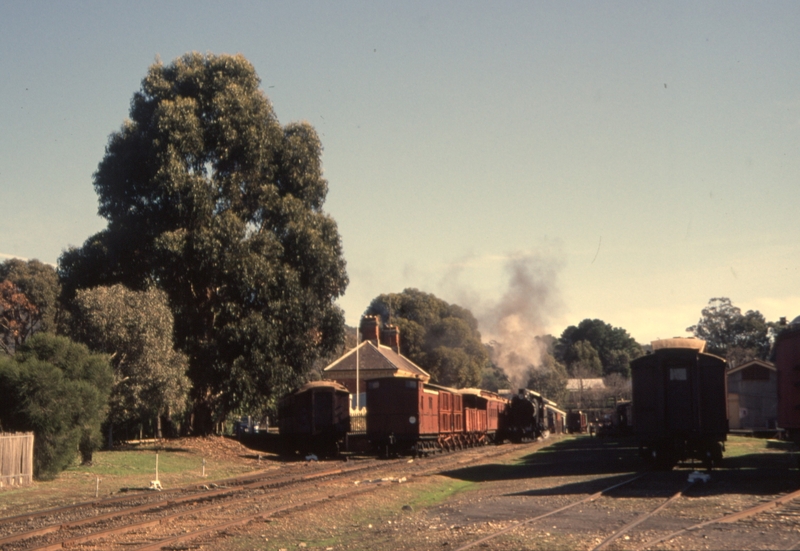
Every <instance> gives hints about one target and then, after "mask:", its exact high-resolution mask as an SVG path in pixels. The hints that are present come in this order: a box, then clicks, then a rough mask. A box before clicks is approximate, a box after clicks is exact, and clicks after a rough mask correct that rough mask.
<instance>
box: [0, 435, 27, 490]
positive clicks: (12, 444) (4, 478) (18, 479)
mask: <svg viewBox="0 0 800 551" xmlns="http://www.w3.org/2000/svg"><path fill="white" fill-rule="evenodd" d="M31 482H33V433H32V432H22V433H15V434H6V433H0V488H5V487H8V486H23V485H25V484H30V483H31Z"/></svg>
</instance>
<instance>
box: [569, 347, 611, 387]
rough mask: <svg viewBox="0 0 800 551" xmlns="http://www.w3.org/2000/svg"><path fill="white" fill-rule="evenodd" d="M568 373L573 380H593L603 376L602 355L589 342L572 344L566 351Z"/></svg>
mask: <svg viewBox="0 0 800 551" xmlns="http://www.w3.org/2000/svg"><path fill="white" fill-rule="evenodd" d="M564 362H565V363H566V364H567V371H568V372H569V374H570V375H571V376H572V377H573V378H580V379H586V378H593V377H602V376H603V363H602V362H601V361H600V355H599V354H598V353H597V350H595V349H594V347H593V346H592V345H591V343H590V342H589V341H577V342H574V343H571V344H570V345H569V347H567V349H566V350H565V351H564Z"/></svg>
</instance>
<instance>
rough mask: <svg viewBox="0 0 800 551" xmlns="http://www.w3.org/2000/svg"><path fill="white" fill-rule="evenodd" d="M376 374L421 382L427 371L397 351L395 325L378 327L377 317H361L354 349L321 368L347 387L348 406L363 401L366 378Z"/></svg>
mask: <svg viewBox="0 0 800 551" xmlns="http://www.w3.org/2000/svg"><path fill="white" fill-rule="evenodd" d="M379 377H413V378H416V379H419V380H421V381H422V382H424V383H427V382H428V381H430V378H431V376H430V374H429V373H428V372H427V371H425V370H424V369H422V368H421V367H419V366H418V365H417V364H415V363H414V362H412V361H411V360H409V359H408V358H406V357H405V356H403V355H402V354H400V330H399V329H398V328H397V327H395V326H394V325H388V326H385V327H381V325H380V319H379V318H378V317H377V316H364V317H363V318H362V319H361V324H360V327H359V342H358V344H357V346H356V347H355V348H353V349H352V350H349V351H348V352H346V353H345V354H344V355H343V356H341V357H340V358H339V359H337V360H335V361H334V362H332V363H330V364H329V365H328V366H327V367H325V369H323V370H322V378H323V379H325V380H328V381H336V382H337V383H340V384H342V385H344V386H345V387H347V390H348V391H349V392H350V394H351V396H352V397H353V399H352V401H353V403H352V404H351V407H353V408H354V409H355V408H356V405H357V406H358V409H361V408H363V407H364V405H365V403H366V389H367V385H366V381H368V380H370V379H377V378H379Z"/></svg>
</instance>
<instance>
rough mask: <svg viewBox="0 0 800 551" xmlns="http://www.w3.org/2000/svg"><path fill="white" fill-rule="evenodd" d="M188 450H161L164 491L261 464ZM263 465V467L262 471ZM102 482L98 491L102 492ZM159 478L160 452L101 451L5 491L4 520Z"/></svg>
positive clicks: (0, 505) (0, 502) (0, 513)
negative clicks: (48, 476)
mask: <svg viewBox="0 0 800 551" xmlns="http://www.w3.org/2000/svg"><path fill="white" fill-rule="evenodd" d="M203 459H204V458H203V457H202V456H201V455H200V454H198V453H195V452H193V451H189V450H182V449H167V450H159V451H158V479H159V480H160V481H161V485H162V487H163V488H164V489H171V488H178V487H181V486H186V485H189V484H195V483H199V482H208V481H213V480H220V479H223V478H229V477H233V476H237V475H241V474H245V473H247V472H251V471H254V470H257V469H258V468H259V465H258V464H257V463H256V462H253V463H252V464H248V463H246V462H242V461H237V462H228V461H224V460H215V459H213V458H209V459H206V464H205V475H206V476H205V478H204V477H203ZM263 467H264V465H263V464H262V465H261V466H260V468H263ZM98 478H99V479H100V482H99V491H98V481H97V480H98ZM155 478H156V450H155V449H153V448H151V449H148V448H143V449H130V450H122V451H98V452H95V453H94V456H93V463H92V465H90V466H84V465H78V464H77V461H76V463H75V464H74V465H73V466H72V467H70V468H68V469H67V470H65V471H64V472H62V473H61V474H59V475H58V476H57V477H56V478H55V479H53V480H48V481H35V482H34V483H33V484H32V485H30V486H26V487H22V488H6V489H2V490H0V517H8V516H13V515H17V514H22V513H26V512H31V511H37V510H42V509H49V508H52V507H58V506H62V505H68V504H73V503H82V502H86V501H92V500H94V499H95V492H97V495H98V496H99V497H100V498H103V497H108V496H109V495H112V494H117V493H119V492H120V491H122V490H136V489H145V488H148V487H149V486H150V481H151V480H155Z"/></svg>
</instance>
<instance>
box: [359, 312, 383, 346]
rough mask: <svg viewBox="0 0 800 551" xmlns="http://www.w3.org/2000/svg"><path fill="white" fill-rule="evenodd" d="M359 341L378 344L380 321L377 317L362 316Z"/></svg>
mask: <svg viewBox="0 0 800 551" xmlns="http://www.w3.org/2000/svg"><path fill="white" fill-rule="evenodd" d="M360 329H361V340H362V341H373V342H374V343H375V344H376V345H377V344H378V335H379V333H380V321H379V319H378V316H364V317H363V318H361V328H360Z"/></svg>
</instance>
